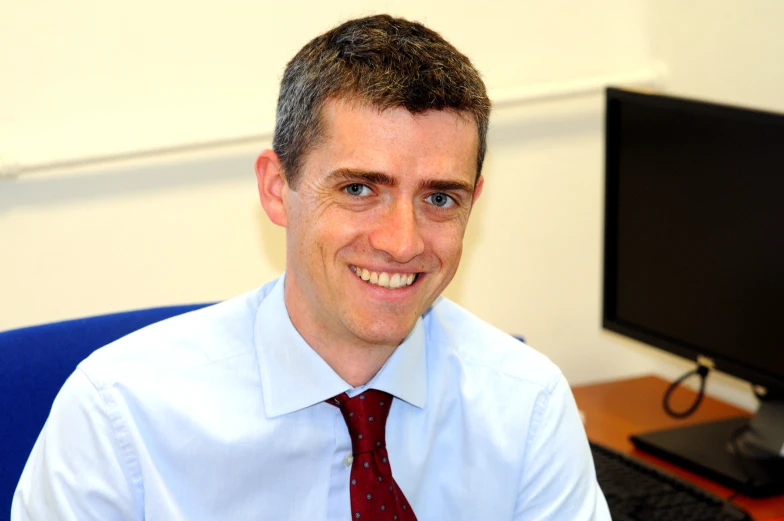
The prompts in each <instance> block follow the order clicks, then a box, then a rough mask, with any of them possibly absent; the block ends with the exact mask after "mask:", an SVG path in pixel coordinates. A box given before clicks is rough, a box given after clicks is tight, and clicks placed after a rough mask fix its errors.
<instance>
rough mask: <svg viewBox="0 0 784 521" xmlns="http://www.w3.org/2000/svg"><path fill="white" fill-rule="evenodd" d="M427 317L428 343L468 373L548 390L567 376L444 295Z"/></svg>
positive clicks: (513, 338)
mask: <svg viewBox="0 0 784 521" xmlns="http://www.w3.org/2000/svg"><path fill="white" fill-rule="evenodd" d="M424 318H425V330H426V334H427V342H428V345H432V346H433V348H434V349H436V350H437V351H438V354H439V356H442V357H447V358H451V359H453V360H454V362H455V363H457V364H459V366H460V370H461V372H464V373H465V376H467V377H471V376H476V377H479V376H480V375H484V377H485V378H496V379H501V380H504V381H509V382H510V383H511V382H516V383H517V386H523V387H526V388H534V389H537V390H539V391H542V392H544V393H545V394H550V393H552V392H553V390H554V389H555V387H556V386H557V385H558V383H559V382H560V381H561V380H562V379H563V375H562V373H561V371H560V369H559V368H558V367H557V366H556V365H555V364H554V363H553V362H552V361H551V360H550V359H549V358H547V357H546V356H545V355H543V354H542V353H540V352H538V351H536V350H535V349H533V348H532V347H530V346H528V345H527V344H524V343H523V342H521V341H520V340H518V339H517V338H515V337H513V336H511V335H510V334H508V333H506V332H504V331H501V330H500V329H498V328H496V327H495V326H493V325H491V324H489V323H487V322H485V321H484V320H482V319H480V318H479V317H477V316H476V315H474V314H472V313H470V312H469V311H467V310H466V309H464V308H462V307H460V306H459V305H458V304H456V303H454V302H452V301H450V300H448V299H446V298H444V297H441V298H439V299H438V300H437V301H436V303H435V304H434V305H433V306H432V307H431V308H430V309H429V310H428V312H427V314H426V315H425V317H424Z"/></svg>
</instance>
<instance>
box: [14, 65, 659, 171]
mask: <svg viewBox="0 0 784 521" xmlns="http://www.w3.org/2000/svg"><path fill="white" fill-rule="evenodd" d="M665 76H666V74H665V70H664V67H663V66H662V65H660V64H657V65H654V66H651V67H648V68H645V69H641V70H638V71H633V72H627V73H619V74H608V75H603V76H595V77H589V78H581V79H577V80H568V81H560V82H553V83H544V84H539V85H532V86H528V87H520V88H514V89H495V90H491V91H490V99H491V100H492V102H493V108H494V109H504V108H509V107H514V106H518V105H523V104H527V103H536V102H541V101H550V100H558V99H561V98H571V97H575V96H584V95H589V94H597V93H599V92H601V91H602V90H603V89H604V88H605V87H606V86H608V85H613V86H629V87H649V88H661V87H662V85H663V82H664V78H665ZM271 138H272V129H267V130H265V131H264V132H257V133H248V134H245V135H238V136H232V137H223V138H216V139H214V140H209V141H201V142H191V143H181V144H176V145H164V146H161V147H158V148H145V149H139V150H129V151H127V152H122V153H111V154H106V155H93V156H89V157H70V158H62V159H59V160H56V161H48V162H42V163H28V164H24V163H18V162H15V161H14V160H13V159H12V158H8V157H2V156H0V180H12V179H17V178H19V177H22V176H27V175H30V174H37V173H44V172H50V171H53V170H63V169H71V168H81V167H88V166H96V165H101V164H106V163H112V162H117V161H128V160H133V159H147V158H151V157H160V156H166V155H169V154H175V153H183V152H186V153H187V152H190V151H207V150H216V149H220V148H224V147H230V146H237V145H248V144H253V143H259V142H264V141H269V140H270V139H271Z"/></svg>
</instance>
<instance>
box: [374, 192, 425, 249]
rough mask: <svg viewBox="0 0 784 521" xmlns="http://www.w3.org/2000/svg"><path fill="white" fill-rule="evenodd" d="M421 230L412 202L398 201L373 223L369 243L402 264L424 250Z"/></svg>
mask: <svg viewBox="0 0 784 521" xmlns="http://www.w3.org/2000/svg"><path fill="white" fill-rule="evenodd" d="M421 232H422V231H421V229H420V224H419V222H418V220H417V216H416V210H415V209H414V206H413V204H412V203H411V202H401V201H398V202H396V203H395V204H393V205H391V206H390V207H389V209H388V210H387V211H386V212H384V213H383V215H382V216H381V217H380V218H379V219H378V220H377V222H375V223H373V229H372V231H371V233H370V245H371V246H372V247H373V248H374V249H376V250H379V251H383V252H386V253H387V254H388V255H389V256H390V257H391V258H392V260H394V261H395V262H398V263H401V264H403V263H406V262H408V261H410V260H412V259H413V258H414V257H416V256H417V255H420V254H421V253H422V252H423V251H425V240H424V238H423V237H422V233H421Z"/></svg>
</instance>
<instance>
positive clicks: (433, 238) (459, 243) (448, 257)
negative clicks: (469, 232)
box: [429, 229, 463, 269]
mask: <svg viewBox="0 0 784 521" xmlns="http://www.w3.org/2000/svg"><path fill="white" fill-rule="evenodd" d="M429 244H430V250H431V251H432V253H433V255H435V256H436V257H438V259H439V260H440V261H441V265H442V267H443V268H444V269H450V268H451V269H455V268H456V267H457V263H458V262H459V261H460V256H461V255H462V253H463V235H462V232H461V231H460V230H444V229H440V230H435V231H434V233H431V234H430V241H429ZM452 265H454V266H452Z"/></svg>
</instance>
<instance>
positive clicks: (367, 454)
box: [327, 389, 416, 521]
mask: <svg viewBox="0 0 784 521" xmlns="http://www.w3.org/2000/svg"><path fill="white" fill-rule="evenodd" d="M327 403H331V404H332V405H334V406H336V407H339V408H340V412H341V413H343V418H344V419H345V420H346V425H347V426H348V433H349V435H351V449H352V452H353V453H354V462H353V463H352V464H351V485H350V488H351V517H352V519H366V520H368V521H371V520H372V521H375V520H387V519H389V520H391V521H416V516H415V515H414V511H413V510H412V509H411V505H409V504H408V501H406V497H405V496H404V495H403V491H402V490H400V488H399V487H398V486H397V483H395V480H394V479H393V478H392V467H390V465H389V456H388V455H387V444H386V440H385V434H386V424H387V415H388V414H389V407H390V406H391V405H392V395H391V394H389V393H385V392H383V391H377V390H375V389H370V390H367V391H365V392H364V393H362V394H360V395H358V396H355V397H353V398H349V397H348V395H347V394H346V393H343V394H341V395H338V396H336V397H334V398H331V399H329V400H327Z"/></svg>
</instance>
